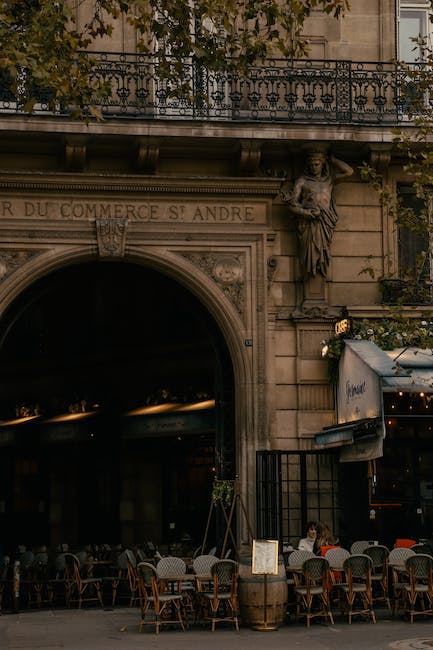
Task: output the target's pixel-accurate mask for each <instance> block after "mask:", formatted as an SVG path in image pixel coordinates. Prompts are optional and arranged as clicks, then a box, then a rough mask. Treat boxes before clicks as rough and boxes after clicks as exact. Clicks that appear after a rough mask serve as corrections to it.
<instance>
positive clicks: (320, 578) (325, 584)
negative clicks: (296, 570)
mask: <svg viewBox="0 0 433 650" xmlns="http://www.w3.org/2000/svg"><path fill="white" fill-rule="evenodd" d="M302 575H303V584H302V585H298V586H296V587H295V594H296V597H297V607H296V620H299V618H300V616H305V617H306V621H307V627H310V621H311V619H312V618H314V617H316V616H323V617H324V618H325V619H327V618H329V620H330V621H331V623H332V624H334V618H333V616H332V612H331V607H330V599H329V588H330V573H329V562H328V560H326V559H325V558H324V557H312V558H310V559H308V560H306V561H305V562H304V563H303V565H302Z"/></svg>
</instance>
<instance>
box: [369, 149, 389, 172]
mask: <svg viewBox="0 0 433 650" xmlns="http://www.w3.org/2000/svg"><path fill="white" fill-rule="evenodd" d="M390 162H391V146H390V145H388V144H383V145H380V144H378V145H371V146H370V164H371V166H372V167H374V169H375V170H376V171H377V172H379V173H383V172H385V171H386V170H387V169H388V167H389V164H390Z"/></svg>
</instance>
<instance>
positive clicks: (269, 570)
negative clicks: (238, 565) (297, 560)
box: [251, 539, 278, 632]
mask: <svg viewBox="0 0 433 650" xmlns="http://www.w3.org/2000/svg"><path fill="white" fill-rule="evenodd" d="M251 572H252V573H253V574H254V575H263V621H264V623H263V625H255V626H254V630H258V631H259V632H271V631H273V630H277V629H278V628H277V626H276V625H268V616H267V608H268V602H267V601H268V575H273V576H276V575H278V540H277V539H253V563H252V569H251Z"/></svg>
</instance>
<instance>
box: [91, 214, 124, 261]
mask: <svg viewBox="0 0 433 650" xmlns="http://www.w3.org/2000/svg"><path fill="white" fill-rule="evenodd" d="M95 224H96V237H97V241H98V253H99V256H100V257H123V256H124V255H125V244H126V233H127V226H128V219H107V218H102V219H96V220H95Z"/></svg>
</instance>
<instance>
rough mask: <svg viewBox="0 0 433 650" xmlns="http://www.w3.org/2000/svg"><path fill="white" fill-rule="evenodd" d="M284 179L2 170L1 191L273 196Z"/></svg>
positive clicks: (0, 175) (0, 178)
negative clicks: (71, 173)
mask: <svg viewBox="0 0 433 650" xmlns="http://www.w3.org/2000/svg"><path fill="white" fill-rule="evenodd" d="M280 186H281V179H269V178H268V177H266V178H265V177H263V178H254V179H252V178H242V177H239V178H219V179H216V178H203V179H197V177H195V178H194V177H191V178H187V177H185V178H182V179H180V178H173V177H158V178H155V177H154V176H152V177H142V176H128V177H125V178H122V177H119V176H118V175H113V176H109V175H106V176H105V175H104V176H102V175H98V176H93V175H86V176H82V177H80V178H78V177H77V176H76V175H74V176H72V175H71V176H68V175H67V174H58V175H51V176H49V177H47V175H46V174H44V175H43V176H41V177H40V178H38V176H37V175H36V174H34V173H21V174H7V173H0V191H1V190H8V191H13V190H19V191H20V192H21V191H24V192H52V191H58V192H103V193H113V194H118V193H119V192H125V193H140V194H143V193H152V194H155V193H156V194H218V195H223V194H226V195H227V194H228V195H240V196H244V195H245V194H247V195H249V196H251V195H254V196H266V197H273V196H275V195H276V194H278V192H279V189H280Z"/></svg>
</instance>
